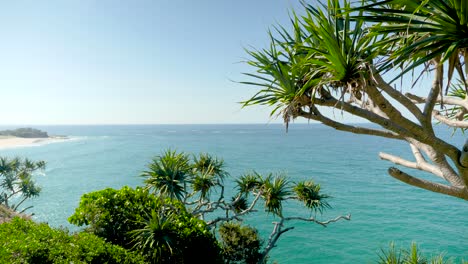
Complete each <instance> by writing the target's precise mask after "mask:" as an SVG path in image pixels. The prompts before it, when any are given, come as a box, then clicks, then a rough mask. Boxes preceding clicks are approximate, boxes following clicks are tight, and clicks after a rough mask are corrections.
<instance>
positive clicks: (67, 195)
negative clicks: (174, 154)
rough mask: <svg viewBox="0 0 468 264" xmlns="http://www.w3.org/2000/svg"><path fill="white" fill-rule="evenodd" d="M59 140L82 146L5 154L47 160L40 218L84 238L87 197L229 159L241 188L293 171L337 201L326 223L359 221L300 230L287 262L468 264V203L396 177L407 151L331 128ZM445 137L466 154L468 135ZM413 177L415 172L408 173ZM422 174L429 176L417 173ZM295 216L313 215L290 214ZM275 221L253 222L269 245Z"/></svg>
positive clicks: (148, 131)
mask: <svg viewBox="0 0 468 264" xmlns="http://www.w3.org/2000/svg"><path fill="white" fill-rule="evenodd" d="M37 128H39V129H43V130H46V131H48V132H49V134H57V135H69V136H71V137H72V139H73V140H70V141H66V142H62V143H53V144H48V145H43V146H35V147H22V148H16V149H7V150H0V155H2V156H17V155H18V156H22V157H28V158H30V159H34V160H45V161H47V170H46V172H45V175H44V176H38V177H37V182H38V183H39V184H40V185H41V186H42V188H43V190H42V193H41V195H40V197H38V198H36V199H34V200H33V201H32V202H31V203H30V204H32V205H34V208H33V209H31V210H30V212H34V213H35V219H36V220H38V221H44V222H48V223H49V224H50V225H52V226H56V227H58V226H65V227H68V228H70V229H71V230H77V229H76V227H73V226H71V225H70V224H68V222H67V218H68V217H69V216H70V215H71V214H72V213H73V211H74V208H75V207H76V206H77V205H78V202H79V199H80V196H81V195H82V194H84V193H87V192H91V191H95V190H100V189H103V188H106V187H113V188H120V187H122V186H124V185H129V186H137V185H141V184H142V181H141V178H140V177H138V175H139V174H140V172H141V171H143V170H144V169H145V166H146V165H147V164H148V163H149V161H150V160H151V158H152V157H154V156H155V155H158V154H160V153H161V152H162V151H164V150H166V149H168V148H171V149H176V150H180V151H185V152H189V153H199V152H208V153H212V154H215V155H217V156H219V157H222V158H223V159H224V160H225V162H226V164H227V169H228V170H229V172H230V174H231V177H232V178H233V179H234V178H235V177H238V176H239V175H241V174H242V173H245V172H249V171H251V170H256V171H258V172H261V173H268V172H284V173H287V174H288V175H289V176H290V177H291V179H292V180H302V179H314V180H315V181H316V182H318V183H320V184H321V185H322V189H323V191H324V192H326V193H328V194H330V195H331V196H333V198H332V199H331V200H330V203H331V205H332V206H333V208H332V209H330V210H327V211H326V212H325V213H324V214H323V215H322V216H319V218H320V219H323V220H326V219H328V218H333V217H335V216H338V215H343V214H348V213H350V214H352V220H351V221H349V222H348V221H341V222H338V223H334V224H330V225H329V226H328V227H327V228H324V227H322V226H319V225H317V224H312V223H303V222H291V223H288V225H291V226H295V229H293V230H292V231H289V232H287V233H285V234H284V235H283V236H282V237H281V238H280V241H279V243H278V247H277V248H275V249H273V251H272V254H271V258H270V259H271V260H274V261H277V262H278V263H299V264H300V263H373V261H375V260H376V259H377V254H378V253H379V252H380V249H381V248H387V247H388V244H389V242H391V241H394V242H395V243H396V244H397V245H398V246H404V247H408V246H409V245H410V243H411V242H412V241H415V242H417V243H418V244H419V245H420V247H422V248H423V250H424V251H425V252H426V253H430V252H445V254H446V256H450V257H453V258H456V260H461V259H462V258H464V259H468V221H467V219H468V202H466V201H462V200H460V199H456V198H451V197H447V196H443V195H440V194H435V193H431V192H428V191H424V190H420V189H417V188H414V187H410V186H407V185H405V184H403V183H400V182H398V181H397V180H395V179H393V178H391V177H390V176H388V175H387V173H386V170H387V168H388V167H389V166H390V164H389V163H388V162H386V161H382V160H379V158H378V153H379V152H380V151H384V152H388V153H391V154H395V155H401V156H403V157H407V158H410V155H411V153H410V149H409V147H408V146H407V145H405V144H403V143H400V142H396V141H391V140H386V139H381V138H375V137H368V136H360V135H354V134H347V133H342V132H338V131H335V130H332V129H329V128H326V127H323V126H321V125H316V124H311V125H306V124H293V125H292V126H291V127H290V130H289V132H288V133H286V132H285V130H284V127H283V126H281V125H276V124H270V125H148V126H146V125H144V126H38V127H37ZM438 130H439V132H440V133H441V134H442V135H443V137H444V138H446V139H448V140H449V141H451V142H453V143H454V144H456V145H458V146H460V145H462V144H463V142H464V136H463V135H461V133H460V134H457V135H455V136H453V137H450V135H451V131H450V130H445V129H444V128H442V127H440V128H438ZM406 171H408V170H406ZM416 175H421V174H418V173H416ZM286 214H288V215H302V216H308V215H309V214H308V213H307V212H306V211H304V210H302V209H301V208H300V207H298V206H296V205H294V204H291V205H288V206H287V212H286ZM272 221H274V219H272V218H271V217H266V216H264V215H263V214H262V215H256V216H254V217H251V218H249V219H248V220H247V222H248V223H249V224H251V225H254V226H255V227H257V228H258V229H259V230H260V231H261V234H262V235H263V237H264V238H267V237H268V234H269V233H270V232H271V230H272V227H273V225H272V223H271V222H272Z"/></svg>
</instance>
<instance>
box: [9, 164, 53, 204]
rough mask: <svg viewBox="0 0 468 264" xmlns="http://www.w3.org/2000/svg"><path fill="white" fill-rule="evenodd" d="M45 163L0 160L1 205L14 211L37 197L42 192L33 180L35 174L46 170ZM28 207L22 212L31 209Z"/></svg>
mask: <svg viewBox="0 0 468 264" xmlns="http://www.w3.org/2000/svg"><path fill="white" fill-rule="evenodd" d="M45 165H46V164H45V162H44V161H37V162H34V161H31V160H29V159H20V158H12V159H10V158H6V157H1V158H0V205H4V206H6V207H8V208H10V209H12V210H13V211H17V210H18V209H19V207H20V206H21V205H22V204H23V203H24V201H26V200H27V199H29V198H32V197H36V196H38V195H39V193H40V192H41V188H40V187H39V186H37V184H36V183H35V181H34V180H33V176H34V174H35V173H37V172H40V171H43V170H44V169H45ZM29 208H31V207H27V208H25V209H23V210H22V211H21V212H24V211H25V210H27V209H29Z"/></svg>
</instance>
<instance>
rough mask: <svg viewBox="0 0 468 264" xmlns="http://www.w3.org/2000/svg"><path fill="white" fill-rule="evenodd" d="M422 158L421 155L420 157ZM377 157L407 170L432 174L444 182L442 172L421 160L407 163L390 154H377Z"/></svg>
mask: <svg viewBox="0 0 468 264" xmlns="http://www.w3.org/2000/svg"><path fill="white" fill-rule="evenodd" d="M419 155H421V153H419ZM421 156H422V155H421ZM379 157H380V158H381V159H383V160H388V161H390V162H392V163H394V164H396V165H402V166H405V167H407V168H411V169H417V170H421V171H425V172H429V173H432V174H434V175H436V176H438V177H440V178H442V179H444V180H445V178H444V175H443V174H442V171H441V170H440V169H439V168H437V167H436V166H433V165H431V164H429V163H427V162H425V161H423V160H420V161H418V162H412V161H408V160H405V159H403V158H401V157H398V156H394V155H391V154H387V153H383V152H381V153H379Z"/></svg>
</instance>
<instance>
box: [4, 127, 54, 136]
mask: <svg viewBox="0 0 468 264" xmlns="http://www.w3.org/2000/svg"><path fill="white" fill-rule="evenodd" d="M0 136H6V137H8V136H10V137H19V138H48V137H49V134H47V132H45V131H41V130H39V129H35V128H30V127H27V128H17V129H13V130H2V131H0Z"/></svg>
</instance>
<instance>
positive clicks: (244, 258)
mask: <svg viewBox="0 0 468 264" xmlns="http://www.w3.org/2000/svg"><path fill="white" fill-rule="evenodd" d="M219 237H220V243H221V245H222V248H223V256H224V261H225V262H226V263H233V264H234V263H239V264H240V263H247V264H256V263H259V261H260V260H261V259H262V254H261V249H262V243H263V241H262V239H261V238H260V235H259V234H258V231H257V230H256V229H255V228H252V227H250V226H242V225H241V224H240V223H236V222H225V223H223V224H221V226H220V227H219Z"/></svg>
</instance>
